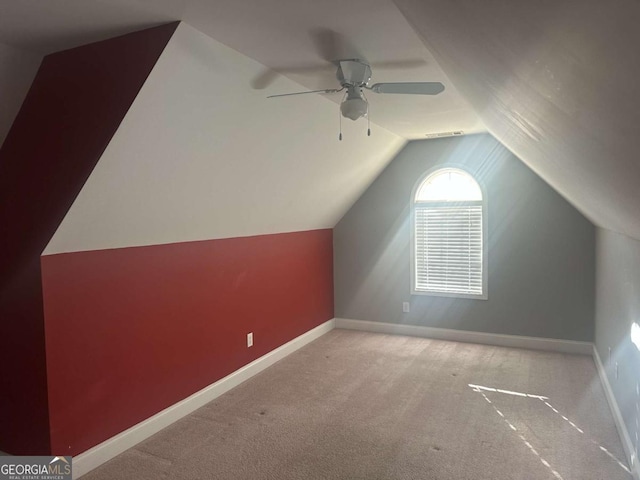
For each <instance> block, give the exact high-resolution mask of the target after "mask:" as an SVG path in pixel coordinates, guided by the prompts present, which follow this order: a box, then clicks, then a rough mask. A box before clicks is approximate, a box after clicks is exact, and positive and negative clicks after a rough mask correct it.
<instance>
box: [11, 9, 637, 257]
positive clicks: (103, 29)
mask: <svg viewBox="0 0 640 480" xmlns="http://www.w3.org/2000/svg"><path fill="white" fill-rule="evenodd" d="M0 11H1V12H2V15H0V43H4V44H6V45H10V46H12V47H17V48H20V49H24V50H26V51H28V52H32V53H33V52H37V53H40V54H46V53H49V52H53V51H57V50H60V49H64V48H69V47H73V46H77V45H80V44H84V43H87V42H90V41H95V40H100V39H104V38H108V37H111V36H114V35H117V34H121V33H126V32H129V31H133V30H137V29H140V28H143V27H146V26H151V25H156V24H159V23H163V22H166V21H171V20H176V19H180V20H183V21H184V22H186V23H187V24H189V25H190V26H191V27H194V28H195V29H197V30H199V31H201V32H202V33H204V34H206V35H207V36H209V37H211V38H212V39H214V40H215V41H214V42H213V43H210V46H208V47H207V46H206V45H205V44H206V43H207V42H204V43H203V44H202V45H204V46H202V45H200V47H202V48H203V49H204V50H202V51H199V50H198V49H197V48H200V47H197V48H192V49H191V50H190V51H189V55H190V56H191V57H197V58H199V59H200V60H201V62H202V63H201V64H200V65H199V66H197V68H196V67H194V65H192V67H194V68H196V70H197V69H198V68H201V67H202V66H203V65H206V62H213V63H212V64H211V65H210V66H211V69H212V70H211V71H212V72H213V71H214V70H215V69H216V65H215V61H216V55H215V54H214V53H213V50H211V49H214V50H215V48H219V47H215V46H216V45H218V42H221V43H222V44H224V45H226V46H228V47H230V49H231V50H235V53H233V54H232V53H230V54H229V55H230V56H231V57H233V55H239V57H238V59H240V56H243V57H248V60H250V61H248V62H245V63H243V61H239V64H242V65H244V66H240V67H238V68H237V69H233V68H229V67H228V66H227V65H225V72H226V73H225V75H226V76H225V78H224V80H221V79H220V81H219V82H217V83H216V82H214V83H211V84H210V86H211V90H210V92H211V95H213V96H216V99H217V100H216V101H217V102H218V103H217V105H219V111H218V112H217V115H218V116H216V119H215V121H213V122H212V123H211V124H209V125H208V127H211V128H213V127H216V126H221V125H223V124H224V123H225V119H229V121H234V122H237V121H239V118H242V117H243V116H252V115H253V114H254V113H255V110H254V111H253V112H252V110H251V109H255V108H257V107H259V108H260V109H264V111H266V112H267V113H265V115H266V116H265V119H268V121H269V125H268V126H267V125H265V122H261V121H257V122H252V123H251V129H250V130H251V131H245V132H243V133H242V134H241V135H239V137H238V138H237V139H235V140H233V141H231V140H230V141H229V142H227V143H228V145H227V146H223V147H220V148H221V150H218V151H216V155H217V158H219V159H220V158H224V156H225V153H228V156H229V159H231V160H229V161H234V162H240V161H242V162H248V163H247V167H246V168H245V167H242V168H241V169H239V170H233V172H235V173H233V175H232V177H231V178H233V176H234V175H235V176H237V178H238V179H237V180H234V182H240V180H239V179H240V177H241V172H243V171H245V170H246V171H249V170H250V169H249V168H248V166H249V165H251V162H254V163H253V164H255V162H256V159H255V152H254V151H253V150H252V155H250V157H251V158H240V157H243V155H242V152H243V150H246V149H247V148H248V144H247V142H250V141H251V140H250V139H251V137H252V135H255V134H256V133H258V134H259V130H260V129H261V128H262V127H263V126H264V128H266V129H267V130H268V135H270V136H271V137H272V139H275V140H273V144H270V145H268V148H267V150H266V153H268V155H269V156H270V158H265V159H261V160H263V161H268V162H272V164H273V163H274V162H275V164H277V165H280V167H274V168H276V169H277V168H281V170H279V171H280V172H281V173H282V175H288V174H289V173H288V172H290V171H291V165H295V161H297V160H298V157H300V156H301V152H303V151H305V146H306V149H307V151H312V152H313V153H314V155H317V158H316V157H315V156H314V157H313V162H318V161H322V160H321V158H322V157H323V156H324V157H325V158H326V157H328V156H330V157H331V158H333V159H334V161H332V162H328V163H327V164H326V169H325V170H324V171H323V172H322V175H326V178H346V177H344V175H343V173H341V168H344V167H345V165H344V163H343V162H341V161H335V160H336V159H338V160H340V159H341V158H342V159H349V158H351V159H353V157H354V156H356V157H357V164H358V165H359V166H360V168H361V169H364V173H363V178H364V179H365V180H366V181H370V180H371V179H372V178H373V176H375V174H376V172H379V171H380V169H381V168H382V167H383V166H384V164H385V162H387V161H389V160H390V159H391V157H392V156H393V154H394V153H395V152H396V151H397V148H398V146H399V145H400V144H401V143H402V141H403V140H413V139H419V138H425V137H424V136H425V134H430V133H438V132H446V131H455V130H462V131H464V132H465V133H475V132H482V131H485V129H486V130H488V131H489V132H490V133H491V134H493V135H494V136H495V137H496V138H497V139H498V140H500V141H501V142H502V143H503V144H504V145H505V146H506V147H507V148H509V149H510V150H511V151H513V152H514V153H515V154H516V155H517V156H518V157H519V158H521V160H522V161H523V162H525V163H526V164H527V165H529V166H530V167H531V168H532V169H533V170H534V171H536V172H537V173H538V174H539V175H540V176H541V177H542V178H543V179H545V180H546V181H547V182H548V183H549V184H550V185H552V186H553V187H554V188H555V189H556V190H558V192H559V193H561V194H562V195H563V196H565V198H567V199H568V200H569V201H571V202H572V203H573V204H574V205H575V206H576V207H577V208H578V209H580V210H581V211H582V212H583V213H584V214H585V215H586V216H587V217H588V218H590V219H591V220H592V221H593V222H594V223H595V224H597V225H599V226H602V227H605V228H609V229H611V230H614V231H618V232H621V233H624V234H627V235H630V236H632V237H635V238H640V215H639V214H638V213H637V212H639V211H640V189H638V188H637V184H638V181H639V180H640V161H638V158H637V157H638V150H639V149H638V147H640V145H638V144H639V143H640V136H638V135H637V134H636V131H637V130H638V128H639V127H640V108H639V107H640V105H638V104H639V103H640V85H639V82H638V81H637V78H638V76H639V75H640V58H639V57H638V56H637V54H636V52H635V49H636V48H637V45H640V29H638V28H637V25H638V24H639V22H640V2H638V1H637V0H617V1H616V2H613V3H609V4H607V3H604V2H601V1H595V0H580V1H577V0H575V1H569V0H566V1H561V2H558V1H550V0H543V1H540V2H533V3H532V2H504V1H498V0H487V1H483V2H477V1H473V0H426V1H425V0H396V2H392V1H391V0H368V1H365V0H354V1H349V2H340V1H337V0H325V1H311V0H305V1H300V0H247V1H243V2H238V1H234V0H214V1H207V0H191V1H183V0H103V1H95V2H86V1H84V0H69V1H64V2H62V1H57V0H52V1H49V2H41V1H39V0H21V1H20V2H15V1H12V0H0ZM319 29H324V30H325V31H327V30H331V31H333V32H336V33H337V34H339V35H341V36H342V37H343V38H344V39H345V44H347V45H349V49H352V50H353V51H354V52H355V51H357V53H358V54H359V55H363V56H364V57H366V58H367V60H369V61H370V62H372V64H376V63H384V62H390V61H397V62H400V63H401V68H393V69H388V68H375V67H374V78H373V80H374V81H376V82H381V81H429V80H433V81H440V82H442V83H443V84H445V86H446V90H445V92H444V93H443V94H442V95H440V96H438V97H417V96H406V97H403V96H395V95H387V96H383V95H379V96H374V95H373V94H372V95H371V96H370V101H371V104H372V106H371V120H372V122H373V124H374V127H373V129H372V130H373V135H374V136H375V134H376V133H375V132H376V128H379V129H380V130H379V131H380V132H381V133H380V135H379V137H378V138H377V140H375V141H376V142H378V143H369V145H368V146H367V142H371V140H372V139H370V138H367V137H366V136H364V135H362V136H359V135H360V133H359V132H360V131H364V130H366V126H365V125H363V124H362V122H363V120H360V121H359V122H360V123H358V122H356V123H355V124H351V123H350V124H349V126H348V129H349V130H348V132H347V133H348V135H349V136H350V140H349V141H350V142H352V143H351V144H350V146H348V145H347V144H345V143H344V142H343V143H342V144H340V143H337V141H336V139H335V136H333V133H336V134H337V123H338V110H337V105H336V104H335V103H332V102H337V101H339V98H335V97H333V98H331V97H329V96H324V95H317V96H316V95H313V96H312V97H314V98H313V99H310V98H306V97H290V98H282V99H272V100H268V101H263V99H264V97H265V96H266V95H267V94H273V93H285V92H287V91H292V90H295V89H304V88H310V89H313V88H332V87H333V86H334V85H335V80H334V72H333V70H332V69H331V68H330V67H329V68H326V67H327V63H326V62H325V61H324V60H323V59H322V57H323V52H322V46H320V45H319V44H318V42H317V38H318V36H317V32H318V31H319ZM191 47H194V45H191V46H190V47H189V48H191ZM347 53H349V52H347ZM176 58H177V57H176ZM178 63H179V62H178ZM269 69H272V70H275V71H276V72H279V73H280V74H282V75H284V76H286V77H288V78H283V77H282V76H281V77H278V76H277V75H272V72H271V71H270V70H269ZM1 72H2V70H1V67H0V73H1ZM209 73H211V72H209ZM267 77H268V78H269V79H270V80H271V81H270V82H262V83H260V81H259V80H260V79H264V78H267ZM158 78H161V77H158ZM207 79H210V77H207V75H206V74H205V75H204V76H203V77H202V80H203V82H206V81H207ZM192 80H194V79H192ZM194 82H195V83H194V86H196V85H197V79H195V80H194ZM207 85H208V84H207V83H202V84H201V85H199V86H196V87H194V88H193V92H198V94H199V95H202V96H203V98H205V97H204V96H206V93H207V90H206V88H200V87H206V86H207ZM2 88H3V86H2V84H0V95H3V91H2V90H1V89H2ZM225 92H231V93H232V94H230V95H226V96H225V95H224V93H225ZM143 93H144V92H143ZM151 93H152V92H151V91H149V94H151ZM141 101H142V100H141ZM196 103H197V102H196ZM271 105H273V107H272V106H271ZM271 108H273V109H274V110H273V111H272V114H271V115H269V114H268V112H269V109H271ZM141 111H142V110H141ZM261 111H262V110H261ZM220 112H223V113H220ZM273 112H277V113H273ZM333 112H335V117H334V118H332V116H333V114H334V113H333ZM133 113H135V112H133ZM220 115H223V116H220ZM287 116H289V119H285V117H287ZM132 118H133V117H132ZM203 118H205V116H204V115H203ZM291 118H295V119H296V120H295V124H296V126H298V127H299V128H300V131H299V132H295V133H294V134H292V132H291V125H290V124H288V123H287V121H290V120H291ZM332 122H334V123H332ZM345 122H349V121H347V120H345ZM329 123H331V124H330V125H329ZM327 125H328V126H327ZM279 126H280V127H281V130H279V128H278V127H279ZM267 127H268V128H267ZM305 127H306V128H305ZM334 130H335V132H334ZM312 131H317V132H318V133H319V134H320V135H326V137H321V138H320V139H318V137H315V138H314V136H313V135H310V133H309V132H312ZM0 133H1V132H0ZM240 137H241V138H240ZM332 141H333V142H336V143H335V145H333V146H332V147H331V148H328V149H327V148H326V145H327V142H332ZM381 141H382V144H380V143H379V142H381ZM234 142H235V143H234ZM285 142H290V143H291V145H292V146H291V147H287V148H281V147H278V145H285ZM353 142H356V143H353ZM385 142H388V143H387V144H386V145H387V146H386V148H383V145H384V144H385ZM232 143H233V146H231V144H232ZM296 144H297V145H300V147H296V146H295V145H296ZM116 147H117V144H114V147H113V148H116ZM227 147H228V150H227ZM113 148H112V150H113ZM216 148H217V147H216ZM381 148H382V151H383V154H382V157H384V158H381V156H380V154H378V155H374V152H380V151H381ZM341 149H342V150H341ZM107 153H108V152H107ZM273 155H281V156H282V157H286V158H278V159H277V160H276V159H275V158H273ZM190 158H191V157H190ZM193 158H196V157H193ZM198 161H200V160H197V161H196V163H197V162H198ZM190 165H194V163H191V164H190ZM367 166H369V167H367ZM103 168H108V167H107V166H104V167H103ZM309 168H310V170H308V172H309V173H312V172H314V170H313V168H311V167H309ZM348 169H350V172H351V175H352V174H353V172H354V171H355V170H354V169H355V163H352V164H350V166H349V167H348ZM222 171H224V170H222ZM306 171H307V170H305V172H306ZM269 175H273V177H271V176H270V177H269V178H270V179H275V178H277V177H278V175H279V173H278V172H277V171H276V170H273V171H270V172H269ZM303 177H304V176H303ZM322 178H324V177H322ZM317 181H322V179H321V178H317ZM98 183H100V182H98ZM254 183H259V182H258V181H257V180H256V181H254ZM346 184H348V182H346ZM305 185H306V188H307V189H308V188H309V185H310V184H309V185H307V184H305ZM104 188H105V189H106V186H105V187H104ZM238 188H241V186H238ZM345 188H347V189H348V188H349V187H348V186H346V187H345ZM362 188H364V185H363V183H362V182H360V183H358V184H357V188H355V189H353V191H352V192H351V193H350V194H349V195H345V196H343V197H342V198H341V199H340V200H339V201H336V202H335V205H334V207H335V208H334V209H333V210H331V212H329V211H326V212H325V213H324V216H323V219H322V221H321V222H317V223H322V224H326V223H331V222H332V221H334V219H335V218H336V216H338V215H339V213H340V212H342V213H344V209H345V208H348V205H349V202H351V201H352V200H353V199H354V198H353V197H354V195H357V193H358V192H361V191H362ZM106 190H108V189H106ZM106 190H105V191H106ZM307 191H308V190H307ZM303 193H304V192H302V191H297V192H296V191H295V190H294V189H292V190H287V195H292V196H295V195H298V196H303ZM326 193H327V192H325V194H326ZM230 198H231V197H230ZM318 198H320V197H318ZM323 198H327V197H323ZM314 201H315V200H314ZM281 211H286V209H285V210H281ZM89 216H90V215H89ZM78 218H80V217H78ZM286 223H287V222H283V226H282V228H284V229H287V228H290V227H289V226H287V225H286ZM294 223H295V222H294ZM231 230H233V229H231ZM258 230H259V229H258ZM234 232H235V231H234ZM232 233H233V232H232ZM235 233H238V232H235ZM244 233H247V232H244ZM249 233H250V232H249ZM240 234H243V232H240ZM61 248H62V247H61ZM63 249H64V248H63Z"/></svg>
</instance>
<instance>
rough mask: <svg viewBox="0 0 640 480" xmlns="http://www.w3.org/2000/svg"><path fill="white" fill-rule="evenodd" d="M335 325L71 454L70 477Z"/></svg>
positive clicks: (306, 335) (330, 324) (322, 327)
mask: <svg viewBox="0 0 640 480" xmlns="http://www.w3.org/2000/svg"><path fill="white" fill-rule="evenodd" d="M334 328H335V321H334V320H333V319H332V320H329V321H327V322H325V323H323V324H321V325H319V326H317V327H316V328H314V329H312V330H309V331H308V332H306V333H304V334H302V335H300V336H299V337H296V338H294V339H293V340H291V341H290V342H287V343H285V344H284V345H282V346H280V347H278V348H276V349H275V350H272V351H271V352H269V353H267V354H266V355H263V356H262V357H260V358H258V359H256V360H254V361H253V362H251V363H249V364H247V365H245V366H244V367H242V368H240V369H239V370H236V371H235V372H233V373H231V374H229V375H227V376H226V377H224V378H222V379H220V380H218V381H217V382H215V383H213V384H211V385H209V386H208V387H205V388H203V389H202V390H200V391H198V392H196V393H194V394H193V395H191V396H189V397H187V398H185V399H184V400H181V401H180V402H178V403H176V404H174V405H172V406H170V407H168V408H166V409H164V410H162V411H161V412H158V413H156V414H155V415H153V416H152V417H149V418H147V419H146V420H144V421H142V422H140V423H138V424H137V425H134V426H133V427H131V428H129V429H127V430H125V431H124V432H121V433H119V434H118V435H116V436H114V437H111V438H110V439H108V440H106V441H104V442H102V443H101V444H99V445H96V446H95V447H93V448H91V449H89V450H87V451H86V452H83V453H81V454H80V455H77V456H75V457H73V478H74V479H76V478H79V477H81V476H82V475H84V474H85V473H87V472H90V471H91V470H93V469H94V468H96V467H98V466H100V465H102V464H103V463H105V462H106V461H108V460H111V459H112V458H113V457H115V456H116V455H119V454H121V453H122V452H124V451H125V450H127V449H129V448H131V447H133V446H134V445H136V444H138V443H140V442H141V441H143V440H145V439H147V438H149V437H150V436H151V435H154V434H155V433H158V432H159V431H160V430H162V429H163V428H165V427H167V426H169V425H171V424H172V423H174V422H175V421H177V420H180V419H181V418H183V417H185V416H186V415H189V414H190V413H191V412H193V411H195V410H197V409H198V408H200V407H202V406H204V405H205V404H207V403H209V402H210V401H212V400H214V399H215V398H217V397H219V396H220V395H222V394H223V393H225V392H228V391H229V390H231V389H232V388H234V387H236V386H238V385H239V384H241V383H242V382H244V381H246V380H248V379H249V378H251V377H253V376H254V375H256V374H257V373H260V372H261V371H262V370H264V369H265V368H267V367H270V366H271V365H273V364H274V363H276V362H277V361H278V360H282V359H283V358H284V357H286V356H287V355H289V354H291V353H293V352H295V351H296V350H298V349H300V348H302V347H304V346H305V345H307V344H308V343H311V342H312V341H313V340H316V339H317V338H319V337H321V336H322V335H324V334H325V333H328V332H330V331H331V330H333V329H334Z"/></svg>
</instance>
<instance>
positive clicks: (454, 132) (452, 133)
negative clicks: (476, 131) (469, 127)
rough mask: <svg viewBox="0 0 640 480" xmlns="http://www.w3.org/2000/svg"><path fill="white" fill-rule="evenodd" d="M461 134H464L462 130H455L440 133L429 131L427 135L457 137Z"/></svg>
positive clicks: (428, 136)
mask: <svg viewBox="0 0 640 480" xmlns="http://www.w3.org/2000/svg"><path fill="white" fill-rule="evenodd" d="M459 135H464V132H463V131H462V130H455V131H453V132H438V133H427V134H425V137H427V138H442V137H457V136H459Z"/></svg>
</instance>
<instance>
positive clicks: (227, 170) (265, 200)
mask: <svg viewBox="0 0 640 480" xmlns="http://www.w3.org/2000/svg"><path fill="white" fill-rule="evenodd" d="M263 70H264V67H263V66H262V65H261V64H259V63H257V62H255V61H253V60H251V59H249V58H248V57H245V56H244V55H242V54H240V53H238V52H236V51H234V50H232V49H230V48H228V47H226V46H224V45H222V44H221V43H219V42H217V41H215V40H213V39H211V38H210V37H208V36H206V35H204V34H203V33H201V32H199V31H197V30H195V29H194V28H192V27H190V26H188V25H187V24H184V23H182V24H180V26H179V27H178V29H177V31H176V33H175V34H174V36H173V38H172V39H171V41H170V42H169V44H168V45H167V47H166V49H165V51H164V52H163V53H162V55H161V57H160V59H159V60H158V63H157V64H156V66H155V67H154V69H153V71H152V73H151V75H150V76H149V78H148V80H147V82H146V83H145V84H144V86H143V88H142V90H141V91H140V94H139V95H138V97H137V98H136V99H135V101H134V103H133V105H132V107H131V108H130V110H129V112H128V113H127V115H126V116H125V118H124V120H123V122H122V123H121V125H120V127H119V129H118V131H117V132H116V134H115V136H114V137H113V139H112V141H111V142H110V144H109V146H108V147H107V149H106V151H105V153H104V154H103V156H102V158H101V159H100V161H99V162H98V164H97V166H96V167H95V169H94V171H93V173H92V174H91V176H90V177H89V179H88V181H87V182H86V184H85V185H84V187H83V189H82V191H81V192H80V194H79V196H78V197H77V199H76V201H75V202H74V204H73V206H72V207H71V209H70V210H69V212H68V213H67V215H66V217H65V219H64V221H63V222H62V224H61V226H60V228H59V229H58V231H57V232H56V234H55V235H54V237H53V239H52V240H51V242H50V243H49V245H48V246H47V248H46V250H45V252H44V254H54V253H61V252H73V251H83V250H97V249H107V248H117V247H128V246H140V245H152V244H163V243H173V242H184V241H192V240H204V239H216V238H229V237H237V236H249V235H258V234H269V233H279V232H291V231H302V230H311V229H319V228H332V227H333V226H334V225H335V224H336V223H337V221H338V220H339V219H340V218H341V217H342V215H343V214H344V213H345V212H346V211H347V210H348V209H349V207H350V206H351V205H352V204H353V203H354V202H355V200H356V199H357V198H358V197H359V196H360V195H361V193H362V192H363V191H364V190H365V189H366V187H367V186H368V185H369V184H370V183H371V181H372V180H373V179H374V178H375V177H376V176H377V175H378V174H379V172H380V171H381V170H382V169H383V168H384V167H385V166H386V165H387V163H388V162H389V161H390V160H391V159H392V158H393V157H394V156H395V154H396V153H397V152H398V151H399V150H400V149H401V148H402V146H403V145H404V143H405V141H404V140H403V139H401V138H400V137H398V136H396V135H394V134H392V133H390V132H388V131H387V130H384V129H383V128H380V127H378V126H376V125H372V126H371V130H372V132H371V137H367V136H366V128H367V124H366V121H365V120H363V119H360V120H359V121H357V122H352V121H350V120H346V119H343V121H342V130H343V138H344V139H343V141H341V142H340V141H338V128H339V113H338V107H337V105H335V104H334V103H332V102H328V101H327V100H326V99H324V98H321V97H320V96H319V95H305V96H299V97H293V98H295V101H292V98H279V99H266V96H267V95H269V94H270V93H274V92H277V93H279V92H281V91H298V90H301V88H300V86H299V85H297V84H295V83H293V82H292V81H290V80H287V79H285V78H280V79H278V81H277V82H276V83H275V84H274V85H273V86H272V87H270V89H268V90H253V89H252V88H251V86H250V82H251V80H252V79H253V78H255V77H256V76H257V75H258V74H260V73H261V72H262V71H263Z"/></svg>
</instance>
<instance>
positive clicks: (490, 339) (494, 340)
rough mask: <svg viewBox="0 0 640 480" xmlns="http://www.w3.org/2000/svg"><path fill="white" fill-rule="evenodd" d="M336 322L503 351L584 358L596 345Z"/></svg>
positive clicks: (372, 330)
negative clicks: (475, 344) (548, 353)
mask: <svg viewBox="0 0 640 480" xmlns="http://www.w3.org/2000/svg"><path fill="white" fill-rule="evenodd" d="M335 322H336V328H345V329H348V330H362V331H366V332H376V333H389V334H394V335H408V336H412V337H425V338H434V339H437V340H449V341H453V342H465V343H480V344H483V345H495V346H499V347H514V348H529V349H532V350H549V351H552V352H562V353H578V354H581V355H591V354H592V353H593V344H592V343H590V342H576V341H573V340H558V339H555V338H537V337H521V336H517V335H501V334H497V333H482V332H470V331H466V330H450V329H447V328H435V327H423V326H418V325H399V324H395V323H382V322H370V321H366V320H351V319H348V318H336V319H335Z"/></svg>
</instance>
